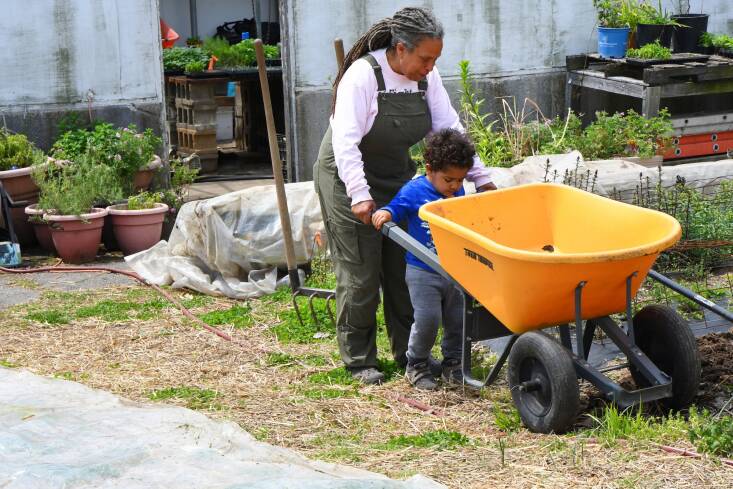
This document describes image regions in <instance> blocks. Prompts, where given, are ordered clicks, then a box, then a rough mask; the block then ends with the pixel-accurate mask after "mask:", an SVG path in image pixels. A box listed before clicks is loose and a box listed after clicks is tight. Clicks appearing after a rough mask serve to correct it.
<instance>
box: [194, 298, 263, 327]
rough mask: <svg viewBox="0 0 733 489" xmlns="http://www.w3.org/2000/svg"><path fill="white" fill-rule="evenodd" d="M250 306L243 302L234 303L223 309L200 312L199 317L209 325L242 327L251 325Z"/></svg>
mask: <svg viewBox="0 0 733 489" xmlns="http://www.w3.org/2000/svg"><path fill="white" fill-rule="evenodd" d="M251 313H252V308H251V307H250V306H249V305H247V304H245V305H240V304H235V305H234V306H232V307H231V308H229V309H225V310H223V311H211V312H207V313H205V314H200V315H199V318H200V319H201V320H202V321H204V322H205V323H206V324H208V325H209V326H221V325H223V324H229V325H232V326H234V327H235V328H238V329H242V328H246V327H249V326H252V323H253V321H252V316H251Z"/></svg>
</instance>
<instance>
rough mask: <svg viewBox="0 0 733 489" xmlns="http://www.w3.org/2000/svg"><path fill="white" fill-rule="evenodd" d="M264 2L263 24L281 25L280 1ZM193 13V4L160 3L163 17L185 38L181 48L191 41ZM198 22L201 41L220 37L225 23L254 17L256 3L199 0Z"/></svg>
mask: <svg viewBox="0 0 733 489" xmlns="http://www.w3.org/2000/svg"><path fill="white" fill-rule="evenodd" d="M255 1H258V2H260V13H261V16H262V18H261V19H260V22H278V10H277V5H278V3H277V0H255ZM190 12H191V9H190V5H189V0H160V16H161V18H162V19H163V20H165V21H166V22H167V23H168V24H169V25H170V26H171V27H172V28H173V30H175V31H176V32H177V33H178V34H180V36H181V38H180V39H179V40H178V41H177V42H176V45H177V46H183V45H185V44H186V38H188V37H191V14H190ZM196 14H197V15H196V22H197V25H198V32H199V37H200V38H202V39H204V38H207V37H211V36H213V35H214V34H216V28H217V27H218V26H220V25H222V24H223V23H225V22H232V21H235V20H242V19H251V18H253V17H254V12H253V9H252V0H197V2H196Z"/></svg>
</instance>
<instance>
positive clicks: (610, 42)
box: [593, 0, 631, 58]
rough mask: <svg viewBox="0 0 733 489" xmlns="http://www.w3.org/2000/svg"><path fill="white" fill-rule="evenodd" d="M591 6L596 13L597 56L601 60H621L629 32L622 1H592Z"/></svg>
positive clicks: (626, 45)
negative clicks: (601, 58)
mask: <svg viewBox="0 0 733 489" xmlns="http://www.w3.org/2000/svg"><path fill="white" fill-rule="evenodd" d="M593 6H594V7H595V9H596V11H597V13H598V54H599V55H600V56H601V57H603V58H623V57H624V56H625V55H626V48H627V47H628V43H629V32H630V30H631V29H630V27H629V23H628V19H627V18H626V16H625V15H624V12H623V11H622V10H623V9H624V6H625V4H624V0H593Z"/></svg>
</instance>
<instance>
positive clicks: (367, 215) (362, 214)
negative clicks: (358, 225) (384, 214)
mask: <svg viewBox="0 0 733 489" xmlns="http://www.w3.org/2000/svg"><path fill="white" fill-rule="evenodd" d="M376 208H377V204H376V202H374V201H373V200H365V201H362V202H359V203H358V204H354V205H352V206H351V212H353V213H354V215H355V216H356V218H357V219H358V220H360V221H361V222H362V223H364V224H369V223H371V221H372V213H373V212H374V210H375V209H376Z"/></svg>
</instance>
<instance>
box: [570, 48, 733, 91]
mask: <svg viewBox="0 0 733 489" xmlns="http://www.w3.org/2000/svg"><path fill="white" fill-rule="evenodd" d="M674 56H677V57H676V58H675V57H674ZM566 65H567V69H568V70H569V71H571V70H592V71H596V72H599V73H600V74H602V75H603V76H604V77H627V78H632V79H635V80H639V81H641V82H643V83H645V84H647V85H654V86H656V85H668V84H674V83H682V82H694V83H697V82H708V81H718V80H726V79H731V78H733V59H731V58H725V57H723V56H707V55H694V54H689V53H679V54H677V55H673V59H672V60H671V62H664V63H657V64H651V65H648V66H645V65H642V64H638V63H635V62H629V60H627V59H625V58H622V59H605V58H601V57H600V56H598V55H596V54H587V55H585V54H584V55H576V56H568V57H567V58H566Z"/></svg>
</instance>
